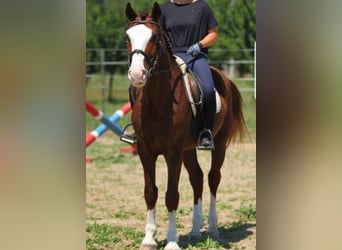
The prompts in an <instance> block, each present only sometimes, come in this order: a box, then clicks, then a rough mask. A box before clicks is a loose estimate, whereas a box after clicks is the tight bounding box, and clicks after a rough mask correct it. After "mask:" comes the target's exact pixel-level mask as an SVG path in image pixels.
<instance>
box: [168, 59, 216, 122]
mask: <svg viewBox="0 0 342 250" xmlns="http://www.w3.org/2000/svg"><path fill="white" fill-rule="evenodd" d="M174 57H175V61H176V63H177V64H178V67H179V69H180V70H181V72H182V76H183V81H184V87H185V93H186V95H187V98H188V101H189V102H190V105H191V110H192V113H193V115H194V117H196V115H197V114H199V113H201V111H202V109H203V88H202V83H201V80H200V79H199V77H198V76H197V75H196V74H195V72H193V71H192V70H191V69H189V68H188V67H187V65H186V63H185V62H184V61H183V59H181V58H180V57H178V56H176V55H174ZM215 98H216V113H218V112H220V110H221V100H220V97H219V94H218V93H217V91H216V89H215Z"/></svg>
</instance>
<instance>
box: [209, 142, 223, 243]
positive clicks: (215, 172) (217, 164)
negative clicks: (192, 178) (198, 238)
mask: <svg viewBox="0 0 342 250" xmlns="http://www.w3.org/2000/svg"><path fill="white" fill-rule="evenodd" d="M218 138H220V139H217V140H216V141H215V144H216V145H215V150H213V151H212V157H211V168H210V171H209V174H208V183H209V189H210V207H209V215H208V224H209V226H208V229H207V234H208V235H209V236H211V237H212V238H219V231H218V228H217V226H218V223H217V213H216V193H217V188H218V186H219V184H220V180H221V167H222V165H223V162H224V158H225V154H226V143H225V141H224V140H223V139H222V138H224V137H221V136H218Z"/></svg>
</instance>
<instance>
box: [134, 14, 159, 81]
mask: <svg viewBox="0 0 342 250" xmlns="http://www.w3.org/2000/svg"><path fill="white" fill-rule="evenodd" d="M135 23H137V24H146V23H150V24H154V25H156V26H157V27H158V40H157V44H156V49H155V51H154V54H153V56H152V57H150V56H149V55H147V54H146V53H145V51H143V50H141V49H135V50H133V51H132V52H131V54H129V56H128V67H130V66H131V63H132V57H133V55H134V54H142V55H143V56H144V58H145V59H146V61H147V63H148V65H149V70H148V76H149V77H150V76H152V75H153V74H156V72H154V71H155V68H156V64H157V60H158V56H159V51H160V47H161V45H162V40H161V34H160V27H159V24H158V23H157V22H154V21H152V20H141V21H138V20H136V21H132V22H131V24H135Z"/></svg>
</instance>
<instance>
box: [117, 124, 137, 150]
mask: <svg viewBox="0 0 342 250" xmlns="http://www.w3.org/2000/svg"><path fill="white" fill-rule="evenodd" d="M132 125H133V124H132V123H128V124H127V125H126V126H125V127H124V128H123V130H122V133H121V135H120V141H123V142H126V143H128V144H131V145H132V144H137V138H135V136H132V135H129V134H125V131H126V129H127V128H128V127H130V126H132Z"/></svg>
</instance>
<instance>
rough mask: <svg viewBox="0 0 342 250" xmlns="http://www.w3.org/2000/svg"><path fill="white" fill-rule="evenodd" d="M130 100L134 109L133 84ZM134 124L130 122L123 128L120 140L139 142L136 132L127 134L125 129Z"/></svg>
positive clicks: (130, 87) (129, 91) (130, 88)
mask: <svg viewBox="0 0 342 250" xmlns="http://www.w3.org/2000/svg"><path fill="white" fill-rule="evenodd" d="M128 93H129V102H130V103H131V109H133V105H134V102H135V98H134V96H133V89H132V86H131V85H130V86H129V90H128ZM130 126H132V123H128V124H127V125H126V126H125V127H124V129H123V130H122V134H121V135H120V141H123V142H127V143H129V144H136V143H137V138H136V136H135V133H134V132H133V133H132V134H126V133H125V131H126V129H127V128H128V127H130Z"/></svg>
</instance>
